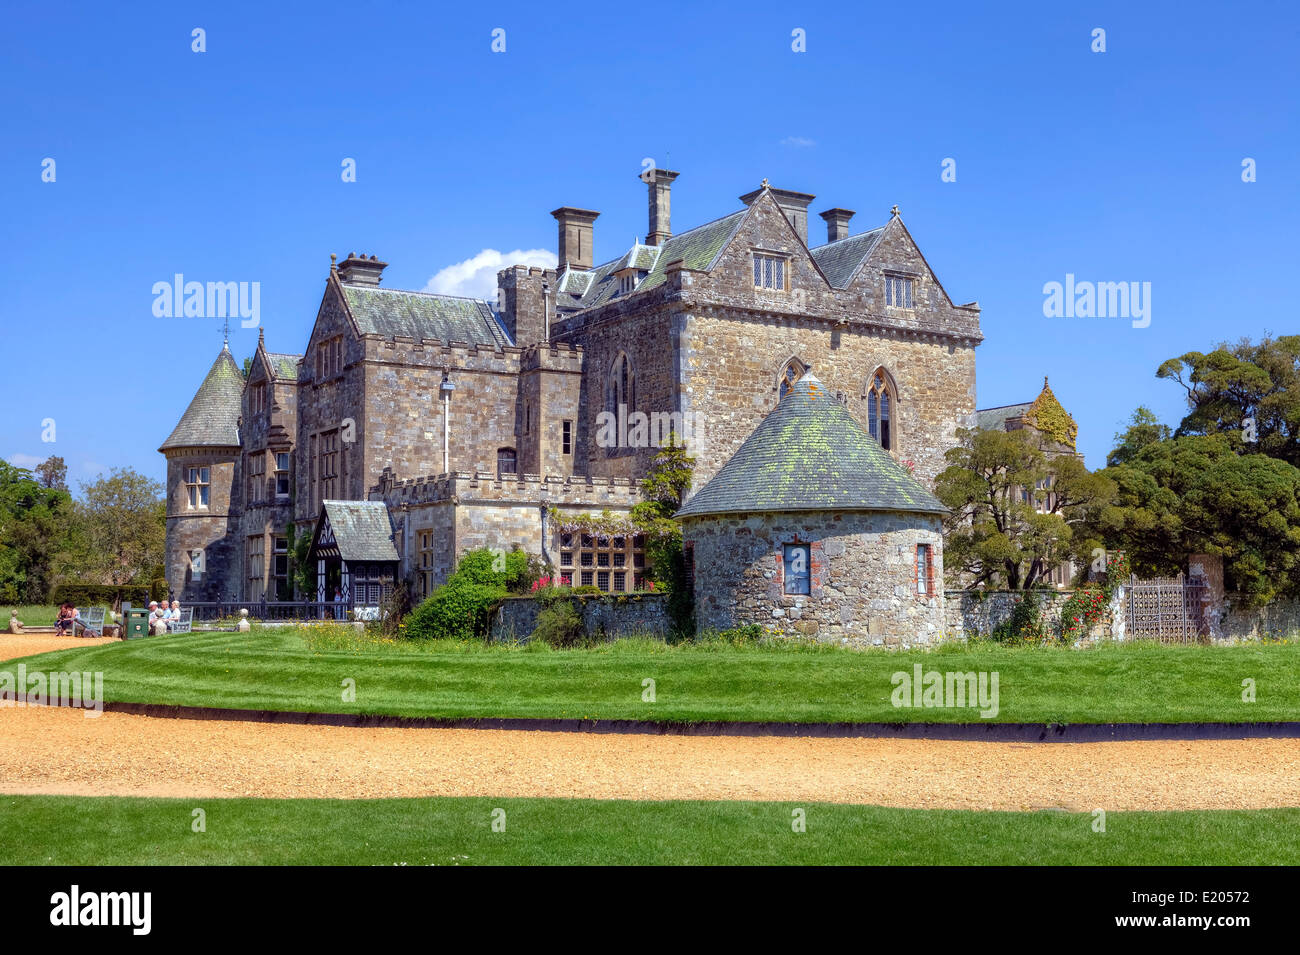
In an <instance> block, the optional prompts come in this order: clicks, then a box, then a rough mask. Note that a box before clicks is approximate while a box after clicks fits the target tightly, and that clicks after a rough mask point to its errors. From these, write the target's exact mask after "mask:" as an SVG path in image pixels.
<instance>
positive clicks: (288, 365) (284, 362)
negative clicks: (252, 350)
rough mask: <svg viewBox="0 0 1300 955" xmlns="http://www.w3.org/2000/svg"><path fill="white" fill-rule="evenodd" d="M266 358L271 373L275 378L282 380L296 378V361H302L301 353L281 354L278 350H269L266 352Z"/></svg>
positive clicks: (294, 379) (293, 379)
mask: <svg viewBox="0 0 1300 955" xmlns="http://www.w3.org/2000/svg"><path fill="white" fill-rule="evenodd" d="M266 358H267V362H268V363H269V366H270V369H271V374H272V375H274V376H275V377H276V378H277V379H279V380H282V381H283V380H288V381H297V380H298V362H300V361H302V355H283V354H280V353H279V352H272V351H269V352H267V353H266Z"/></svg>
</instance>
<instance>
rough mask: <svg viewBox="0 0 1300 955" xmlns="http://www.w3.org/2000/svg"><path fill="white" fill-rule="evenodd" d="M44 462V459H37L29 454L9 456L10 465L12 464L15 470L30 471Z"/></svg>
mask: <svg viewBox="0 0 1300 955" xmlns="http://www.w3.org/2000/svg"><path fill="white" fill-rule="evenodd" d="M44 460H45V459H44V458H38V457H35V456H34V455H31V454H11V455H9V463H10V464H12V465H13V466H14V467H16V468H27V469H28V470H31V469H32V468H34V467H36V465H38V464H40V463H41V462H42V461H44Z"/></svg>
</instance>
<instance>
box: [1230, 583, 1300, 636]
mask: <svg viewBox="0 0 1300 955" xmlns="http://www.w3.org/2000/svg"><path fill="white" fill-rule="evenodd" d="M1219 625H1220V639H1222V640H1224V641H1226V642H1237V641H1242V640H1261V639H1278V638H1282V637H1290V638H1291V639H1293V640H1295V639H1300V600H1295V599H1291V600H1275V601H1273V602H1272V603H1270V604H1266V605H1264V606H1263V607H1257V608H1255V609H1253V610H1252V609H1247V608H1246V607H1245V606H1244V605H1243V602H1242V600H1241V598H1240V597H1237V596H1235V595H1231V594H1230V595H1229V596H1228V598H1227V601H1226V603H1225V606H1224V610H1223V613H1222V614H1221V615H1220V616H1219Z"/></svg>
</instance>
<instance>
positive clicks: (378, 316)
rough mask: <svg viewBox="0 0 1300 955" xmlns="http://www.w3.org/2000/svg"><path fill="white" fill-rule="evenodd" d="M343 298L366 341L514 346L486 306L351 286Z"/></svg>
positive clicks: (469, 300) (465, 300) (473, 300)
mask: <svg viewBox="0 0 1300 955" xmlns="http://www.w3.org/2000/svg"><path fill="white" fill-rule="evenodd" d="M343 296H344V298H345V299H346V300H347V303H348V310H349V311H351V312H352V317H353V318H355V319H356V321H357V326H358V328H360V329H361V334H363V335H373V334H377V335H383V336H384V337H385V338H393V337H402V338H414V339H416V340H419V339H424V340H425V341H434V340H438V341H443V342H447V341H458V342H468V343H469V344H471V345H493V346H496V347H500V346H502V345H510V344H513V343H512V342H511V341H510V339H509V336H507V335H506V332H505V329H504V328H502V327H501V323H500V322H498V321H497V320H496V317H495V316H494V315H493V314H492V309H491V308H490V307H489V306H488V304H487V302H484V301H481V300H480V299H476V298H461V297H459V296H456V295H435V294H433V293H431V292H404V291H400V290H398V289H386V288H379V287H377V286H362V285H347V284H344V285H343Z"/></svg>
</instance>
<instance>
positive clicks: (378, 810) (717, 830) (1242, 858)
mask: <svg viewBox="0 0 1300 955" xmlns="http://www.w3.org/2000/svg"><path fill="white" fill-rule="evenodd" d="M195 809H202V810H203V811H204V813H205V817H204V825H205V826H206V831H204V832H194V831H193V825H194V820H195V815H194V810H195ZM495 809H502V810H504V811H505V817H504V819H505V830H504V831H503V832H494V831H493V829H492V821H493V810H495ZM795 809H802V810H803V811H804V821H805V829H806V831H804V832H799V833H797V832H795V831H794V829H793V825H792V823H793V820H794V818H795V812H794V811H795ZM498 818H500V816H499V814H498ZM1093 825H1094V818H1093V815H1092V814H1091V813H1064V812H1026V813H1015V812H965V811H954V810H921V809H882V808H879V807H875V806H842V805H830V804H825V803H807V804H801V803H759V802H624V801H604V800H585V799H584V800H577V799H575V800H569V799H479V798H469V799H465V798H462V799H449V798H431V799H382V800H341V799H114V798H93V799H89V798H77V797H71V796H0V831H3V832H5V833H6V836H7V838H5V839H4V840H2V841H0V865H25V864H36V865H172V864H177V865H214V864H216V865H390V864H401V863H406V864H410V865H494V864H496V865H507V864H555V865H565V864H584V863H592V864H597V863H608V864H632V865H679V864H704V865H710V864H714V865H755V864H758V865H771V864H787V863H788V864H805V865H814V864H839V865H870V864H877V865H1296V864H1297V863H1300V809H1275V810H1263V811H1255V812H1246V811H1231V812H1208V811H1207V812H1164V813H1161V812H1114V813H1107V814H1106V818H1105V828H1106V831H1105V832H1104V833H1101V832H1095V831H1094V829H1093Z"/></svg>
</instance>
